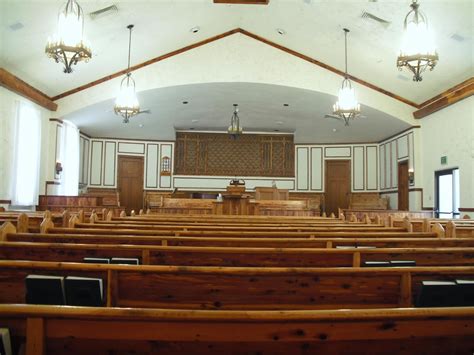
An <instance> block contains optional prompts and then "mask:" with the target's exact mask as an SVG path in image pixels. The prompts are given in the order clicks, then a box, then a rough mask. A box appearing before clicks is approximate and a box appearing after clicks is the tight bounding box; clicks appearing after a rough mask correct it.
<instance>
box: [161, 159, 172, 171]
mask: <svg viewBox="0 0 474 355" xmlns="http://www.w3.org/2000/svg"><path fill="white" fill-rule="evenodd" d="M160 170H161V176H170V175H171V159H170V157H166V156H165V157H163V158H161V169H160Z"/></svg>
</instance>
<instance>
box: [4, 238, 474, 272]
mask: <svg viewBox="0 0 474 355" xmlns="http://www.w3.org/2000/svg"><path fill="white" fill-rule="evenodd" d="M85 257H96V258H113V257H122V258H138V259H140V260H141V263H142V264H144V265H186V266H255V267H282V266H284V267H361V266H363V264H364V262H365V261H390V260H413V261H415V262H416V265H417V266H429V265H434V266H447V265H452V266H474V247H473V248H396V249H364V248H357V249H356V248H353V249H327V248H232V247H182V246H181V247H176V246H174V247H173V246H155V245H153V246H150V245H113V244H71V243H63V244H58V243H41V242H37V243H25V242H0V259H3V260H30V261H58V262H83V258H85Z"/></svg>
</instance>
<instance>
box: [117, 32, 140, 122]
mask: <svg viewBox="0 0 474 355" xmlns="http://www.w3.org/2000/svg"><path fill="white" fill-rule="evenodd" d="M127 28H128V29H129V31H130V35H129V39H128V68H127V74H125V77H124V78H123V79H122V81H121V82H120V92H119V94H118V96H117V99H116V100H115V106H114V111H115V114H116V115H121V116H122V117H123V123H128V122H129V121H130V117H132V116H135V115H136V114H137V113H139V112H140V104H139V103H138V98H137V93H136V91H135V80H133V78H132V72H131V71H130V53H131V48H132V28H133V25H128V26H127Z"/></svg>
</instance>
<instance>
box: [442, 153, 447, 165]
mask: <svg viewBox="0 0 474 355" xmlns="http://www.w3.org/2000/svg"><path fill="white" fill-rule="evenodd" d="M446 164H448V157H447V156H446V155H444V156H442V157H441V165H446Z"/></svg>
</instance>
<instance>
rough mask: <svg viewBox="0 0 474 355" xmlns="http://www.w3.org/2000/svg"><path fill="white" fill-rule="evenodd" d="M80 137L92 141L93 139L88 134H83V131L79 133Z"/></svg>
mask: <svg viewBox="0 0 474 355" xmlns="http://www.w3.org/2000/svg"><path fill="white" fill-rule="evenodd" d="M79 135H81V136H84V137H86V138H88V139H92V137H91V136H90V135H88V134H87V133H84V132H82V131H79ZM107 139H110V138H107Z"/></svg>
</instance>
